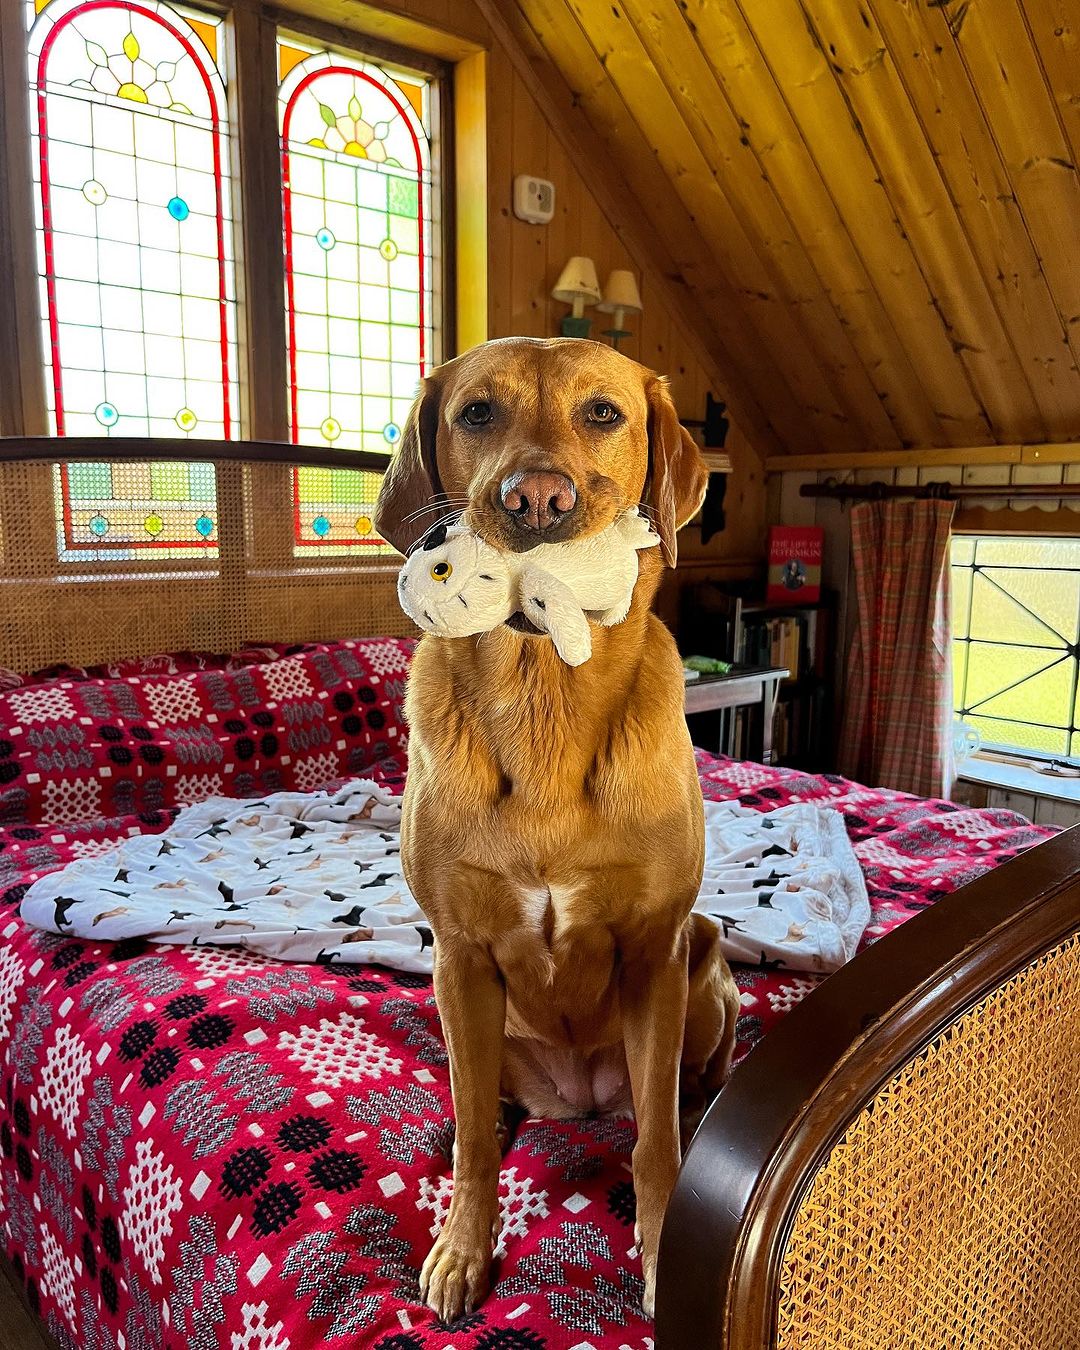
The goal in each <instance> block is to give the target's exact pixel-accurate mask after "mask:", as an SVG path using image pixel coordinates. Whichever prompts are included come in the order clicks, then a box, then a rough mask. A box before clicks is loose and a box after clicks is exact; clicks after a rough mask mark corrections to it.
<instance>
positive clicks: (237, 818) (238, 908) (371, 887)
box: [21, 780, 870, 972]
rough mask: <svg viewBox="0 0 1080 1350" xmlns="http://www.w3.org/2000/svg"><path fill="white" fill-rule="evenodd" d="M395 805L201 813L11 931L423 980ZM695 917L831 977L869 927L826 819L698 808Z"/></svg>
mask: <svg viewBox="0 0 1080 1350" xmlns="http://www.w3.org/2000/svg"><path fill="white" fill-rule="evenodd" d="M400 824H401V805H400V799H399V798H397V797H394V796H393V795H391V794H390V793H388V792H386V791H385V790H384V789H382V788H380V787H378V786H376V785H375V784H374V783H372V782H369V781H366V780H358V781H355V782H352V783H349V784H348V785H347V786H346V787H343V788H341V789H340V790H339V791H336V792H333V793H326V792H316V793H300V792H279V793H274V794H272V795H270V796H267V797H264V798H262V799H260V800H258V801H236V800H226V799H223V798H213V799H211V800H209V801H205V802H200V803H199V804H198V805H196V806H191V807H188V808H187V809H186V810H184V811H182V812H181V813H180V814H179V816H177V818H176V820H175V821H174V823H173V824H172V826H171V827H170V828H169V829H168V830H166V831H165V832H164V833H163V834H146V835H137V836H134V837H132V838H129V839H125V840H123V841H122V842H121V843H120V844H118V845H117V846H116V847H115V848H114V849H111V850H110V851H109V852H107V853H102V854H99V855H96V856H93V857H87V858H81V859H79V860H77V861H76V862H73V863H70V864H69V865H68V866H67V867H65V868H64V869H63V870H62V871H59V872H54V873H50V874H49V875H47V876H44V877H41V878H39V879H38V880H37V881H35V882H34V883H33V885H32V886H31V887H30V889H29V890H28V891H27V893H26V895H25V896H24V897H23V901H22V906H21V912H22V915H23V918H25V919H26V921H27V922H28V923H30V924H32V925H34V926H35V927H37V928H44V929H47V930H51V931H52V932H56V933H63V934H67V935H70V936H71V937H78V938H89V939H97V940H100V939H106V940H110V941H113V940H118V939H120V938H130V937H144V938H148V939H150V940H151V941H154V942H173V943H191V944H197V945H236V946H241V947H245V948H248V949H250V950H254V951H257V952H260V953H262V954H263V955H264V956H266V957H269V958H272V959H275V960H280V961H314V962H322V963H331V962H350V963H360V964H379V965H386V966H391V967H393V968H395V969H397V970H405V971H415V972H430V970H431V968H432V935H431V930H430V928H429V927H428V925H427V922H426V920H425V918H424V915H423V913H422V912H421V910H420V909H419V907H418V906H417V904H416V901H415V900H414V899H413V897H412V895H411V894H410V892H409V889H408V887H407V886H406V884H405V879H404V876H403V875H402V870H401V859H400V848H399V829H400ZM705 824H706V841H707V843H706V861H705V876H704V880H703V882H702V887H701V892H700V896H699V899H698V901H697V905H696V906H695V908H697V909H698V910H700V911H701V912H703V913H705V914H708V915H710V916H711V917H712V918H713V919H714V920H715V921H716V922H717V923H718V924H719V925H720V928H721V934H722V940H723V948H724V951H725V953H726V955H727V956H728V957H729V959H731V960H733V961H747V962H750V963H752V964H758V963H761V962H779V963H780V964H782V965H783V966H784V967H785V968H788V969H791V970H813V971H829V970H835V969H836V968H837V967H838V966H839V965H842V964H843V962H844V961H845V960H848V959H849V958H850V957H851V956H853V955H854V953H855V948H856V946H857V944H858V941H859V938H860V937H861V935H862V932H863V930H864V929H865V927H866V924H867V921H868V919H869V912H870V910H869V904H868V902H867V897H866V887H865V884H864V883H863V879H862V873H861V871H860V869H859V864H858V862H857V860H856V858H855V855H854V853H853V852H852V849H851V845H850V843H849V842H848V839H847V835H846V833H845V831H844V826H843V822H842V820H841V818H840V817H839V816H838V815H837V814H836V813H835V812H832V811H824V810H821V809H819V808H818V807H814V806H809V805H802V804H795V805H793V806H786V807H783V808H781V809H780V810H777V811H772V812H769V813H767V814H762V813H760V812H757V811H751V810H748V809H746V808H745V807H741V806H739V805H738V803H736V802H706V803H705Z"/></svg>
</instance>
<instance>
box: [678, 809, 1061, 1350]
mask: <svg viewBox="0 0 1080 1350" xmlns="http://www.w3.org/2000/svg"><path fill="white" fill-rule="evenodd" d="M1078 1174H1080V827H1078V828H1076V829H1073V830H1070V831H1068V832H1067V833H1064V834H1061V835H1058V836H1057V837H1056V838H1054V839H1051V840H1049V841H1047V842H1046V843H1044V844H1040V845H1039V846H1037V847H1036V848H1034V849H1032V850H1031V851H1030V852H1028V853H1025V854H1023V855H1022V856H1021V857H1019V858H1016V859H1014V860H1013V861H1011V862H1009V863H1006V864H1005V865H1004V866H1002V867H1000V868H998V869H997V870H996V871H994V872H991V873H988V874H987V875H986V876H984V877H981V878H980V879H979V880H977V881H975V882H973V883H972V884H971V885H969V886H966V887H963V888H962V889H961V890H959V891H957V892H955V893H954V894H953V895H951V896H949V897H947V898H946V899H944V900H942V901H940V902H939V903H938V904H937V905H935V906H934V907H933V908H932V909H929V910H926V911H925V912H924V913H922V914H920V915H918V916H917V917H916V918H914V919H911V920H910V921H909V922H907V923H905V924H904V925H903V926H902V927H900V928H899V929H897V930H895V931H894V932H893V933H891V934H889V935H888V936H886V937H884V938H882V939H881V940H880V941H879V942H877V943H876V944H875V945H874V946H872V947H870V948H869V949H868V950H867V951H865V952H863V953H862V954H861V955H860V956H858V957H857V958H856V959H855V960H854V961H852V962H851V964H850V965H848V966H847V967H845V968H844V969H843V970H842V971H840V972H838V973H837V974H836V975H834V976H833V977H832V978H830V979H829V980H827V981H826V982H825V983H824V984H822V985H821V986H820V987H819V988H818V989H816V990H815V991H814V992H813V993H812V994H811V995H810V996H809V997H808V998H807V999H806V1000H805V1001H804V1002H803V1003H802V1004H801V1005H800V1006H799V1007H797V1008H796V1009H794V1010H793V1011H792V1012H791V1013H790V1014H789V1015H788V1016H786V1017H785V1018H784V1020H783V1022H782V1023H781V1024H780V1025H779V1026H777V1027H775V1028H773V1029H772V1030H771V1031H770V1033H769V1035H768V1037H766V1039H765V1040H764V1041H763V1042H762V1043H761V1044H760V1045H759V1046H758V1047H757V1048H756V1049H755V1050H754V1052H753V1053H752V1054H751V1055H750V1056H749V1058H748V1059H747V1060H746V1061H745V1063H743V1064H742V1065H741V1066H740V1067H739V1068H738V1069H737V1070H736V1072H735V1073H734V1074H733V1076H732V1078H731V1080H730V1082H729V1083H728V1085H727V1087H726V1088H725V1089H724V1091H723V1092H722V1093H721V1095H720V1097H719V1098H718V1099H717V1101H716V1102H715V1104H714V1105H713V1107H712V1110H711V1111H710V1112H709V1114H708V1116H707V1117H706V1119H705V1121H704V1122H703V1124H702V1126H701V1129H700V1130H699V1132H698V1134H697V1136H696V1137H695V1139H694V1141H693V1143H692V1144H691V1146H690V1149H689V1150H688V1153H687V1157H686V1161H685V1163H684V1165H683V1169H682V1173H681V1175H680V1178H679V1181H678V1184H677V1186H676V1190H675V1194H674V1196H673V1198H672V1202H671V1206H670V1208H669V1211H668V1216H667V1221H666V1223H665V1226H664V1234H663V1239H662V1243H661V1248H660V1265H659V1280H658V1288H657V1322H656V1347H657V1350H714V1348H718V1347H723V1350H765V1348H766V1347H769V1348H772V1347H775V1348H776V1350H796V1348H798V1350H894V1347H895V1348H896V1350H900V1348H901V1347H903V1348H904V1350H929V1348H930V1347H934V1348H935V1350H936V1348H937V1347H946V1346H948V1347H979V1350H1003V1348H1004V1347H1010V1350H1011V1348H1012V1347H1017V1348H1018V1347H1031V1350H1065V1347H1068V1346H1077V1345H1080V1280H1078V1279H1077V1278H1076V1271H1077V1263H1078V1260H1080V1256H1078V1253H1080V1203H1078V1202H1077V1184H1078Z"/></svg>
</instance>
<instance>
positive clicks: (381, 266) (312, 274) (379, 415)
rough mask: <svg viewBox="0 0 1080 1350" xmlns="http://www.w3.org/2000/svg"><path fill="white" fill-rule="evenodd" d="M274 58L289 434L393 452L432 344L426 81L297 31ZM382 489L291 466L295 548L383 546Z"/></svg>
mask: <svg viewBox="0 0 1080 1350" xmlns="http://www.w3.org/2000/svg"><path fill="white" fill-rule="evenodd" d="M278 61H279V77H280V80H281V84H280V90H279V99H278V105H279V113H280V119H281V123H280V124H281V137H282V184H283V206H284V229H285V238H284V246H285V292H286V322H287V332H288V365H289V370H288V379H289V417H290V432H291V436H292V440H293V442H294V443H295V444H316V445H319V444H321V445H327V444H329V445H334V446H337V447H339V448H350V449H364V450H377V451H384V452H387V453H390V452H392V451H393V449H394V447H395V446H396V445H397V443H398V441H399V440H400V438H401V434H402V428H403V427H404V425H405V417H406V414H407V412H408V409H409V405H410V404H411V402H412V400H413V398H414V396H415V394H416V389H417V384H418V381H419V379H420V376H421V375H422V374H423V373H424V369H425V364H426V363H427V362H428V361H429V359H430V356H431V351H432V343H433V340H434V331H433V325H432V317H433V310H434V300H433V280H432V278H433V275H434V269H433V265H432V264H433V257H432V254H433V246H434V241H435V239H436V238H437V230H436V229H435V228H434V225H435V222H434V220H433V215H434V209H435V206H436V202H437V194H435V193H434V192H433V190H432V189H433V180H432V113H433V108H432V97H431V95H432V89H431V86H430V84H429V83H427V82H426V81H424V80H423V79H422V78H421V77H418V76H415V75H407V74H405V73H403V72H398V71H394V70H391V69H388V68H384V67H382V66H376V65H373V64H371V63H370V62H367V61H364V60H361V59H359V58H357V57H353V56H345V55H342V54H340V53H338V52H331V51H324V50H314V49H312V48H311V47H307V46H305V45H303V44H302V43H300V42H298V41H296V40H295V39H293V38H287V39H286V38H282V39H281V40H280V41H279V44H278ZM378 487H379V476H378V475H376V474H354V473H348V472H341V471H334V470H329V469H327V470H299V471H297V472H296V474H295V475H294V484H293V492H294V501H293V506H294V532H295V544H296V546H297V550H298V552H302V551H308V550H311V549H320V550H322V551H324V552H334V553H340V552H343V551H346V550H349V549H353V548H355V547H356V546H357V545H359V546H363V547H366V548H368V549H380V550H385V548H386V546H385V545H384V544H383V542H382V541H381V540H380V539H379V537H378V536H377V535H376V534H374V532H373V530H372V523H371V522H372V514H373V509H374V501H375V496H376V494H377V492H378Z"/></svg>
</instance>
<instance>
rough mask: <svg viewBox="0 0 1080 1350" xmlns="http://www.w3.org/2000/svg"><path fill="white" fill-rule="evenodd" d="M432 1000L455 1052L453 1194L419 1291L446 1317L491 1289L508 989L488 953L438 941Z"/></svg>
mask: <svg viewBox="0 0 1080 1350" xmlns="http://www.w3.org/2000/svg"><path fill="white" fill-rule="evenodd" d="M435 999H436V1002H437V1003H438V1007H439V1016H440V1017H441V1018H442V1025H443V1034H444V1035H445V1037H446V1046H447V1049H448V1050H449V1052H450V1089H451V1092H452V1093H453V1097H454V1116H455V1120H456V1134H455V1142H454V1195H453V1198H452V1200H451V1201H450V1212H449V1214H448V1215H447V1218H446V1223H445V1224H444V1225H443V1229H442V1232H441V1233H440V1234H439V1236H438V1237H437V1238H436V1240H435V1245H434V1247H432V1249H431V1252H430V1254H429V1256H428V1259H427V1260H426V1261H425V1262H424V1268H423V1270H422V1271H421V1273H420V1291H421V1293H422V1295H423V1297H424V1299H425V1300H426V1302H427V1304H428V1307H430V1308H432V1309H433V1310H434V1311H435V1312H436V1313H437V1314H438V1315H439V1317H440V1318H441V1319H442V1321H444V1322H452V1321H454V1320H455V1318H458V1317H460V1316H461V1314H462V1313H463V1312H469V1311H471V1310H472V1309H473V1308H474V1307H475V1306H476V1304H477V1303H478V1302H479V1301H480V1299H482V1298H483V1296H484V1294H485V1293H486V1292H487V1285H488V1273H489V1270H490V1267H491V1252H492V1248H493V1247H494V1245H495V1238H496V1236H497V1232H498V1222H499V1164H500V1161H501V1151H500V1148H499V1141H498V1136H497V1134H496V1126H497V1123H498V1117H499V1079H500V1075H501V1072H502V1057H503V1043H504V1038H505V1032H506V991H505V988H504V986H503V982H502V979H501V977H500V975H499V972H498V970H497V969H496V966H495V963H494V961H493V960H492V959H491V955H490V953H489V952H488V951H487V950H485V949H483V948H480V947H476V946H473V945H471V944H468V943H465V942H461V941H458V942H454V941H451V942H447V943H444V942H442V941H441V940H440V941H439V942H438V943H437V945H436V957H435Z"/></svg>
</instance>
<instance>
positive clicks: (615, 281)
mask: <svg viewBox="0 0 1080 1350" xmlns="http://www.w3.org/2000/svg"><path fill="white" fill-rule="evenodd" d="M596 308H597V309H599V310H601V311H602V312H603V313H604V314H614V313H615V311H616V310H620V309H621V310H622V311H623V312H624V313H626V314H640V313H641V295H640V293H639V291H638V285H637V278H636V277H635V276H634V274H633V272H626V271H622V270H617V271H614V272H612V274H611V275H610V276H609V277H608V279H607V285H606V286H605V287H604V298H603V300H601V301H600V303H599V304H598V305H597V306H596Z"/></svg>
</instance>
